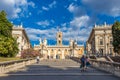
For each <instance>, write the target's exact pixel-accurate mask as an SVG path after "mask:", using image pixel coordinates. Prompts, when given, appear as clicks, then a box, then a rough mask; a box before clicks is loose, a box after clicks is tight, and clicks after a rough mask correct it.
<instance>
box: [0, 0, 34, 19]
mask: <svg viewBox="0 0 120 80" xmlns="http://www.w3.org/2000/svg"><path fill="white" fill-rule="evenodd" d="M28 6H34V3H33V2H28V1H27V0H9V1H8V0H0V10H5V11H6V12H7V15H8V18H18V17H19V14H22V12H24V11H26V10H27V7H28Z"/></svg>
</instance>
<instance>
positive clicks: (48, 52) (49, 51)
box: [48, 50, 50, 59]
mask: <svg viewBox="0 0 120 80" xmlns="http://www.w3.org/2000/svg"><path fill="white" fill-rule="evenodd" d="M48 56H49V59H50V50H48Z"/></svg>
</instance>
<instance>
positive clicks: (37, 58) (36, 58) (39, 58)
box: [36, 56, 40, 64]
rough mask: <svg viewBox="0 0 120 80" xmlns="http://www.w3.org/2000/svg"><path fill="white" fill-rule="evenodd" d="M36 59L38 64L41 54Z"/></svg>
mask: <svg viewBox="0 0 120 80" xmlns="http://www.w3.org/2000/svg"><path fill="white" fill-rule="evenodd" d="M36 61H37V64H38V63H39V61H40V57H39V56H37V57H36Z"/></svg>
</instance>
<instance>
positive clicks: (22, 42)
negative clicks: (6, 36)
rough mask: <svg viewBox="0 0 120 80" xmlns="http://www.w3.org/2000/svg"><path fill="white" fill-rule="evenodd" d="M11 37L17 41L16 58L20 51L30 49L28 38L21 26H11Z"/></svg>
mask: <svg viewBox="0 0 120 80" xmlns="http://www.w3.org/2000/svg"><path fill="white" fill-rule="evenodd" d="M12 36H13V37H14V38H16V39H17V43H18V49H19V52H18V54H17V57H20V56H21V51H22V50H24V49H28V48H32V46H31V44H30V41H29V38H28V36H27V34H26V32H25V30H24V28H23V26H22V25H20V26H13V30H12Z"/></svg>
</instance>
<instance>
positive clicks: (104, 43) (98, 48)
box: [86, 23, 114, 55]
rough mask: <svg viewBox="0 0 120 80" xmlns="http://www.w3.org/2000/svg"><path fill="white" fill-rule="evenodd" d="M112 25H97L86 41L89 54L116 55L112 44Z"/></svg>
mask: <svg viewBox="0 0 120 80" xmlns="http://www.w3.org/2000/svg"><path fill="white" fill-rule="evenodd" d="M112 41H113V37H112V25H106V23H105V24H104V25H101V26H100V25H95V26H94V28H93V29H92V31H91V33H90V36H89V38H88V40H87V42H86V50H87V53H88V54H94V55H114V52H113V46H112Z"/></svg>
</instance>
